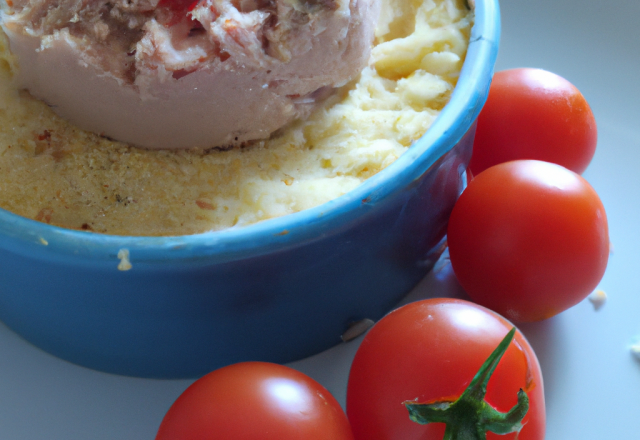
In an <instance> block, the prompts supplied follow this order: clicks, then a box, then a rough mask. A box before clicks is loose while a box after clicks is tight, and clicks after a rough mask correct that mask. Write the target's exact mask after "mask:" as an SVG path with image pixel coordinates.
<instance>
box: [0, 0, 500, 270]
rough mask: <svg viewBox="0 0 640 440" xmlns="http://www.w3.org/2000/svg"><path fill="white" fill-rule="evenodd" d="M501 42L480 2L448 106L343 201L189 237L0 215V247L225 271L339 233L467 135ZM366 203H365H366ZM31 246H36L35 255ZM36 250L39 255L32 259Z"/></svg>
mask: <svg viewBox="0 0 640 440" xmlns="http://www.w3.org/2000/svg"><path fill="white" fill-rule="evenodd" d="M499 39H500V11H499V6H498V0H477V1H476V11H475V24H474V26H473V29H472V32H471V38H470V43H469V48H468V52H467V57H466V59H465V62H464V65H463V68H462V71H461V73H460V78H459V80H458V84H457V86H456V88H455V89H454V92H453V93H452V96H451V100H450V102H449V103H448V104H447V105H446V106H445V107H444V109H443V110H442V112H441V113H440V115H439V116H438V117H437V118H436V120H435V121H434V122H433V124H432V126H431V127H430V128H429V130H428V131H427V132H426V133H425V135H424V136H423V137H422V138H420V139H419V140H418V141H416V142H415V143H414V144H413V145H412V146H411V147H410V148H409V149H408V150H407V152H405V153H404V154H403V155H402V156H400V157H399V158H398V159H397V160H396V161H395V162H394V163H392V164H391V165H389V166H388V167H387V168H385V169H384V170H382V171H381V172H379V173H378V174H376V175H375V176H372V177H371V178H369V179H367V180H366V181H365V182H364V183H363V184H361V185H360V186H358V187H357V188H355V189H353V190H351V191H349V192H348V193H346V194H344V195H342V196H340V197H338V198H336V199H334V200H332V201H329V202H327V203H324V204H322V205H320V206H317V207H314V208H310V209H307V210H304V211H300V212H297V213H293V214H289V215H286V216H283V217H279V218H274V219H269V220H265V221H262V222H259V223H256V224H252V225H247V226H241V227H233V228H229V229H225V230H221V231H214V232H205V233H201V234H194V235H182V236H163V237H142V236H140V237H134V236H116V235H107V234H98V233H93V232H86V231H77V230H72V229H66V228H61V227H57V226H52V225H48V224H45V223H41V222H38V221H35V220H31V219H27V218H25V217H21V216H18V215H16V214H13V213H11V212H9V211H6V210H3V209H0V247H2V246H4V244H5V241H6V239H7V238H8V239H10V240H11V241H13V242H14V244H15V243H16V242H18V244H20V243H21V242H22V243H24V242H26V243H29V244H30V246H24V247H22V246H20V245H18V246H13V248H14V250H15V249H16V248H17V249H18V250H17V251H18V252H26V253H31V254H33V256H35V254H38V253H41V254H42V255H44V257H45V258H57V257H62V256H65V257H70V258H72V259H75V260H78V261H82V262H83V263H84V264H87V263H89V264H92V263H98V262H101V261H114V259H115V258H117V254H118V251H119V250H120V249H128V250H129V252H130V255H131V260H132V263H133V264H134V265H135V262H137V263H152V264H158V263H176V262H183V263H187V264H189V263H192V262H198V261H200V262H201V261H206V262H207V263H222V262H228V261H233V260H236V259H240V258H246V257H251V256H259V255H264V254H267V253H272V252H277V251H279V250H281V249H284V248H290V247H295V246H299V245H302V244H304V243H306V242H309V241H314V240H318V239H321V238H322V237H323V236H326V235H329V234H333V233H335V232H336V231H339V230H342V229H343V228H345V227H346V226H347V225H350V224H351V223H352V222H354V221H357V220H358V218H360V217H362V216H363V215H365V214H366V213H367V212H368V211H370V210H371V208H372V207H373V206H374V205H375V204H376V203H378V202H381V201H383V200H386V199H388V198H390V197H393V196H394V195H396V194H398V193H400V192H402V191H403V190H404V189H405V188H407V187H408V186H410V185H411V183H412V182H413V181H415V180H416V179H418V178H419V177H420V176H421V175H422V174H423V173H424V172H425V171H426V170H427V169H429V167H431V166H432V165H433V164H434V163H435V162H436V161H437V160H438V159H439V158H440V157H442V156H443V155H444V154H445V153H447V152H448V151H449V150H450V149H451V148H453V146H454V145H456V143H457V142H458V141H459V140H460V139H461V138H462V136H463V135H464V134H465V133H466V132H467V131H468V130H469V128H470V127H471V126H472V124H473V122H474V121H475V119H476V118H477V116H478V114H479V112H480V109H481V108H482V105H483V104H484V102H485V100H486V96H487V93H488V90H489V85H490V83H491V78H492V76H493V68H494V64H495V60H496V57H497V52H498V42H499ZM365 200H366V202H364V201H365ZM33 244H36V245H38V246H36V247H35V248H34V246H33ZM34 249H36V250H35V251H34Z"/></svg>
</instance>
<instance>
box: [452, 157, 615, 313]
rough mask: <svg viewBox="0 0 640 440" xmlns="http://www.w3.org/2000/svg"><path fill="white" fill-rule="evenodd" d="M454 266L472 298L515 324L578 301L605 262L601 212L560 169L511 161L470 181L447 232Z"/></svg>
mask: <svg viewBox="0 0 640 440" xmlns="http://www.w3.org/2000/svg"><path fill="white" fill-rule="evenodd" d="M447 233H448V244H449V254H450V258H451V265H452V267H453V270H454V272H455V274H456V277H457V278H458V281H459V282H460V284H461V285H462V287H463V288H464V289H465V290H466V292H467V293H468V294H469V296H470V297H471V298H472V299H473V300H474V301H476V302H478V303H479V304H482V305H484V306H486V307H488V308H490V309H492V310H495V311H497V312H498V313H500V314H502V315H504V316H506V317H507V318H508V319H510V320H512V321H514V322H530V321H538V320H542V319H545V318H549V317H551V316H553V315H555V314H557V313H560V312H562V311H563V310H566V309H568V308H569V307H572V306H573V305H575V304H577V303H578V302H580V301H581V300H583V299H584V298H585V297H586V296H587V295H588V294H589V293H591V292H592V291H593V289H594V288H595V287H596V286H597V285H598V283H599V282H600V280H601V278H602V276H603V274H604V271H605V269H606V266H607V261H608V257H609V233H608V226H607V217H606V213H605V210H604V206H603V205H602V202H601V201H600V198H599V197H598V195H597V194H596V192H595V190H594V189H593V188H592V187H591V185H589V183H587V181H586V180H584V179H583V178H582V177H581V176H579V175H578V174H576V173H573V172H571V171H569V170H567V169H565V168H563V167H561V166H559V165H555V164H551V163H546V162H540V161H513V162H507V163H503V164H500V165H496V166H494V167H491V168H489V169H487V170H485V171H483V172H482V173H480V174H478V175H477V176H475V178H474V179H473V180H472V181H471V182H470V183H469V185H468V186H467V188H466V189H465V191H464V192H463V193H462V195H461V196H460V198H459V199H458V201H457V203H456V205H455V206H454V209H453V211H452V213H451V217H450V219H449V226H448V231H447Z"/></svg>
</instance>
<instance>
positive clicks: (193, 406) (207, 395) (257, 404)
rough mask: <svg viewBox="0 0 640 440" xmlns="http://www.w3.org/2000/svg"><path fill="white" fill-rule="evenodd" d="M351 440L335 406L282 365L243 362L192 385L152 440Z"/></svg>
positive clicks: (315, 385) (321, 389) (314, 384)
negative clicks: (154, 439)
mask: <svg viewBox="0 0 640 440" xmlns="http://www.w3.org/2000/svg"><path fill="white" fill-rule="evenodd" d="M214 439H215V440H241V439H246V440H250V439H260V440H300V439H305V440H352V439H353V435H352V433H351V428H350V426H349V421H348V420H347V417H346V415H345V413H344V411H343V410H342V408H341V407H340V404H339V403H338V401H337V400H336V399H335V398H334V397H333V396H332V395H331V394H330V393H329V392H328V391H327V390H326V389H325V388H324V387H323V386H322V385H320V384H319V383H318V382H316V381H315V380H313V379H312V378H310V377H309V376H307V375H305V374H303V373H301V372H299V371H297V370H294V369H293V368H289V367H286V366H284V365H278V364H271V363H266V362H243V363H238V364H233V365H230V366H227V367H223V368H220V369H218V370H215V371H213V372H211V373H209V374H207V375H206V376H204V377H202V378H200V379H199V380H197V381H195V382H194V383H193V384H192V385H191V386H190V387H189V388H187V389H186V390H185V391H184V393H182V394H181V395H180V397H178V399H177V400H176V401H175V402H174V403H173V405H172V406H171V408H169V411H168V412H167V414H166V415H165V416H164V419H163V420H162V423H161V424H160V428H159V430H158V433H157V436H156V440H214Z"/></svg>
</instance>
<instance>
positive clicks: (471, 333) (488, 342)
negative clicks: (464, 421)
mask: <svg viewBox="0 0 640 440" xmlns="http://www.w3.org/2000/svg"><path fill="white" fill-rule="evenodd" d="M512 327H513V326H512V325H511V324H510V323H509V322H508V321H507V320H506V319H504V318H503V317H501V316H499V315H498V314H496V313H494V312H492V311H490V310H488V309H486V308H484V307H482V306H479V305H477V304H474V303H471V302H468V301H463V300H458V299H442V298H438V299H429V300H423V301H417V302H414V303H410V304H408V305H406V306H403V307H401V308H399V309H397V310H395V311H393V312H391V313H390V314H388V315H387V316H385V317H384V318H383V319H381V320H380V321H379V322H378V323H377V324H376V325H375V326H373V327H372V329H371V330H370V331H369V333H367V335H366V336H365V338H364V339H363V341H362V344H361V345H360V348H359V349H358V351H357V353H356V356H355V358H354V360H353V364H352V366H351V371H350V373H349V383H348V386H347V415H348V417H349V421H350V422H351V426H352V428H353V434H354V437H355V439H356V440H442V438H443V435H444V430H445V425H444V424H443V423H429V424H427V425H420V424H417V423H415V422H413V421H411V420H410V419H409V413H408V411H407V408H405V405H403V403H405V402H406V401H413V400H415V401H416V402H434V401H443V400H444V401H452V400H454V399H455V398H457V397H458V396H460V395H461V394H462V393H463V392H464V390H465V388H467V386H468V385H469V384H470V382H471V381H472V379H473V378H474V375H475V374H476V372H478V370H479V369H480V367H481V366H482V365H483V363H484V362H485V360H486V359H487V358H488V357H489V355H490V354H491V353H492V352H493V350H494V349H495V348H496V347H497V346H498V344H499V343H500V342H501V340H502V339H503V338H504V336H505V335H506V334H507V333H508V332H509V331H510V330H511V329H512ZM520 389H522V390H524V391H525V392H526V394H527V396H528V398H529V409H528V411H527V412H526V415H525V416H524V419H523V420H522V423H523V424H524V426H523V427H522V429H521V431H520V432H519V434H518V433H517V432H512V433H509V434H505V435H498V434H494V433H493V432H488V433H487V434H486V436H487V437H486V438H487V439H488V440H514V439H516V438H517V439H518V440H543V439H544V432H545V423H546V422H545V405H544V390H543V382H542V375H541V373H540V366H539V364H538V360H537V358H536V356H535V353H534V352H533V350H532V349H531V346H530V345H529V343H528V342H527V340H526V339H525V338H524V336H522V334H520V333H519V332H517V333H516V335H515V338H514V339H513V340H512V341H511V343H510V344H509V346H508V348H507V350H506V353H505V354H504V356H503V357H502V359H501V360H500V362H499V363H498V365H497V367H496V369H495V371H494V373H493V376H492V377H491V378H490V379H489V382H488V384H487V388H486V396H485V401H486V402H488V404H489V405H491V406H492V407H493V408H495V409H496V410H498V411H500V412H506V411H508V410H510V409H511V408H512V407H513V406H514V405H516V403H517V402H518V391H519V390H520ZM457 438H459V437H457ZM465 438H475V437H465Z"/></svg>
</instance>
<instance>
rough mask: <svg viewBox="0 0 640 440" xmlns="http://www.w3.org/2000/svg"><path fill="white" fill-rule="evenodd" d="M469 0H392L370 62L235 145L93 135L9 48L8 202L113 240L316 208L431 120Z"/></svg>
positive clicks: (466, 24)
mask: <svg viewBox="0 0 640 440" xmlns="http://www.w3.org/2000/svg"><path fill="white" fill-rule="evenodd" d="M472 20H473V15H472V12H471V11H469V9H468V7H467V3H466V1H465V0H384V1H383V6H382V13H381V19H380V22H379V23H378V28H377V31H376V42H375V47H374V48H373V50H372V54H371V59H370V62H369V66H368V67H366V68H365V69H364V70H363V71H362V74H361V75H360V76H359V78H357V79H356V80H355V81H353V82H352V83H350V84H348V85H347V86H345V87H343V88H342V89H341V90H340V93H339V94H337V95H335V96H333V97H331V98H329V99H328V100H327V101H326V102H325V104H324V105H323V106H322V107H321V108H319V109H318V110H317V111H315V112H314V113H313V114H312V116H311V117H310V118H309V119H307V120H306V121H303V122H298V123H295V124H294V125H292V126H290V127H288V128H287V129H285V130H282V131H281V132H280V133H278V134H277V135H276V136H274V137H272V138H271V139H269V140H266V141H261V142H256V143H254V144H252V145H249V146H246V147H244V148H235V149H231V150H227V151H221V150H215V149H214V150H208V151H191V150H190V151H152V150H143V149H138V148H133V147H130V146H128V145H126V144H123V143H119V142H114V141H111V140H109V139H106V138H103V137H100V136H97V135H94V134H91V133H88V132H84V131H82V130H79V129H77V128H75V127H73V126H72V125H71V124H69V123H67V122H66V121H64V120H62V119H60V118H58V117H57V116H55V114H54V113H53V112H52V111H51V109H50V108H49V107H48V106H47V105H46V104H45V103H43V102H41V101H38V100H36V99H33V98H32V97H30V96H29V95H28V94H27V93H26V92H24V91H17V90H16V89H15V88H14V87H13V86H12V82H11V76H12V72H13V71H15V61H14V60H13V58H12V56H11V55H10V53H9V51H8V46H7V43H6V40H4V39H3V40H2V42H1V44H0V72H1V76H0V207H2V208H4V209H7V210H9V211H12V212H14V213H16V214H19V215H22V216H25V217H29V218H33V219H36V220H39V221H42V222H46V223H50V224H53V225H58V226H62V227H66V228H72V229H83V230H89V231H95V232H101V233H108V234H117V235H182V234H194V233H199V232H204V231H210V230H220V229H224V228H229V227H233V226H243V225H247V224H251V223H255V222H258V221H261V220H266V219H269V218H273V217H277V216H282V215H286V214H290V213H293V212H297V211H301V210H303V209H307V208H311V207H314V206H317V205H319V204H322V203H324V202H327V201H329V200H331V199H334V198H336V197H338V196H340V195H342V194H344V193H346V192H347V191H349V190H351V189H353V188H355V187H356V186H358V185H359V184H361V183H362V182H363V181H364V180H365V179H367V178H368V177H370V176H372V175H374V174H376V173H377V172H379V171H380V170H382V169H384V168H385V167H386V166H388V165H389V164H391V163H392V162H393V161H394V160H396V159H397V158H398V157H399V156H400V155H401V154H402V153H404V152H405V151H406V150H407V149H408V148H409V147H410V146H411V144H412V143H413V142H414V141H415V140H417V139H418V138H420V137H421V136H422V135H423V134H424V133H425V131H426V130H427V129H428V128H429V126H430V125H431V123H432V122H433V120H434V119H435V117H436V116H437V115H438V113H439V111H440V110H441V109H442V107H443V106H444V105H445V104H446V102H447V101H448V99H449V96H450V94H451V91H452V90H453V87H454V86H455V84H456V80H457V78H458V74H459V72H460V69H461V66H462V62H463V60H464V56H465V53H466V49H467V45H468V41H469V34H470V30H471V25H472Z"/></svg>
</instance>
